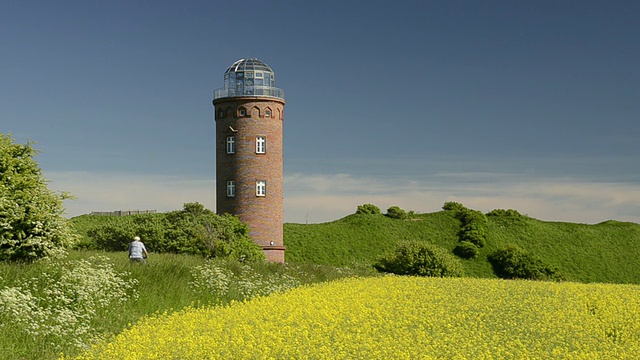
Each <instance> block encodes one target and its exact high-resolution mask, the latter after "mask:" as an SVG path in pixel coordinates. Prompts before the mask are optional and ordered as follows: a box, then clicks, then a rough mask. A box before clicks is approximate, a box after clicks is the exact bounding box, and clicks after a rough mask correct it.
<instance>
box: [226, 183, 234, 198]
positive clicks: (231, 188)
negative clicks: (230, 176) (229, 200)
mask: <svg viewBox="0 0 640 360" xmlns="http://www.w3.org/2000/svg"><path fill="white" fill-rule="evenodd" d="M235 196H236V183H235V181H227V197H235Z"/></svg>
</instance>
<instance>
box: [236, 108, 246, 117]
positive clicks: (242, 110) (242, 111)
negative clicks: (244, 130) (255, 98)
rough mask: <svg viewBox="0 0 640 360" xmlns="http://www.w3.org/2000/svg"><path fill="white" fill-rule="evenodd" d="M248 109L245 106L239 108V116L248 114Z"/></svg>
mask: <svg viewBox="0 0 640 360" xmlns="http://www.w3.org/2000/svg"><path fill="white" fill-rule="evenodd" d="M246 115H247V110H246V109H245V108H240V109H238V116H246Z"/></svg>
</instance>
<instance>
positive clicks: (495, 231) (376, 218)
mask: <svg viewBox="0 0 640 360" xmlns="http://www.w3.org/2000/svg"><path fill="white" fill-rule="evenodd" d="M488 221H489V223H488V231H487V244H486V246H485V247H484V248H482V249H481V252H480V255H479V256H478V258H477V259H474V260H461V261H462V264H463V266H464V268H465V271H466V274H467V275H468V276H474V277H482V278H491V277H495V275H494V274H493V270H492V268H491V265H490V264H489V262H488V261H487V255H488V254H490V253H492V252H493V251H495V250H496V249H498V248H500V247H503V246H505V245H507V244H517V245H519V246H520V247H522V248H523V249H525V250H527V251H529V252H530V253H532V254H534V255H537V256H539V257H540V258H542V259H543V261H544V262H545V263H547V264H550V265H553V266H556V267H558V268H559V270H560V271H561V272H562V274H564V275H565V276H566V278H567V279H568V280H572V281H579V282H606V283H640V225H639V224H635V223H626V222H617V221H606V222H603V223H600V224H597V225H587V224H574V223H565V222H546V221H540V220H536V219H533V218H529V217H526V216H518V217H509V216H501V217H494V216H490V217H488ZM459 229H460V221H459V220H458V219H456V218H455V217H454V215H453V212H450V211H440V212H436V213H430V214H419V215H414V216H413V217H412V218H411V219H410V220H397V219H391V218H388V217H386V216H384V215H349V216H347V217H345V218H343V219H340V220H337V221H333V222H329V223H324V224H309V225H304V224H290V223H287V224H285V226H284V237H285V239H284V240H285V245H286V246H287V254H286V260H287V261H288V262H304V263H316V264H325V265H334V266H348V265H354V264H371V263H373V262H374V261H375V260H376V259H377V258H378V257H379V256H381V255H382V254H384V253H385V252H387V251H389V250H391V249H393V248H394V247H395V245H396V244H397V243H398V242H400V241H403V240H414V241H425V242H431V243H433V244H436V245H438V246H441V247H443V248H445V249H448V250H450V251H452V250H453V249H454V248H455V247H456V245H457V244H458V237H457V233H458V231H459Z"/></svg>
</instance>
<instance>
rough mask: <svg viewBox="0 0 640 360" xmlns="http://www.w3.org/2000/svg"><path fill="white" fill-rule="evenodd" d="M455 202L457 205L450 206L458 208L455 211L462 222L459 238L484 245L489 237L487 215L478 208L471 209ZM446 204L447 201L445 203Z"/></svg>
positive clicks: (480, 245)
mask: <svg viewBox="0 0 640 360" xmlns="http://www.w3.org/2000/svg"><path fill="white" fill-rule="evenodd" d="M455 204H456V205H455V206H449V207H452V208H457V209H458V210H456V212H455V217H456V218H457V219H459V220H460V222H461V223H462V226H461V228H460V232H458V238H459V240H460V241H468V242H470V243H472V244H474V245H475V246H477V247H479V248H481V247H484V245H485V243H486V239H487V224H488V220H487V217H486V216H485V215H484V214H483V213H482V212H480V211H478V210H471V209H468V208H466V207H464V206H462V205H460V204H458V203H455ZM446 206H447V203H445V207H446Z"/></svg>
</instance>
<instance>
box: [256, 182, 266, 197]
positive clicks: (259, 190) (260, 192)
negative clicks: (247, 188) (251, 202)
mask: <svg viewBox="0 0 640 360" xmlns="http://www.w3.org/2000/svg"><path fill="white" fill-rule="evenodd" d="M256 196H260V197H264V196H267V181H266V180H258V181H256Z"/></svg>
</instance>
